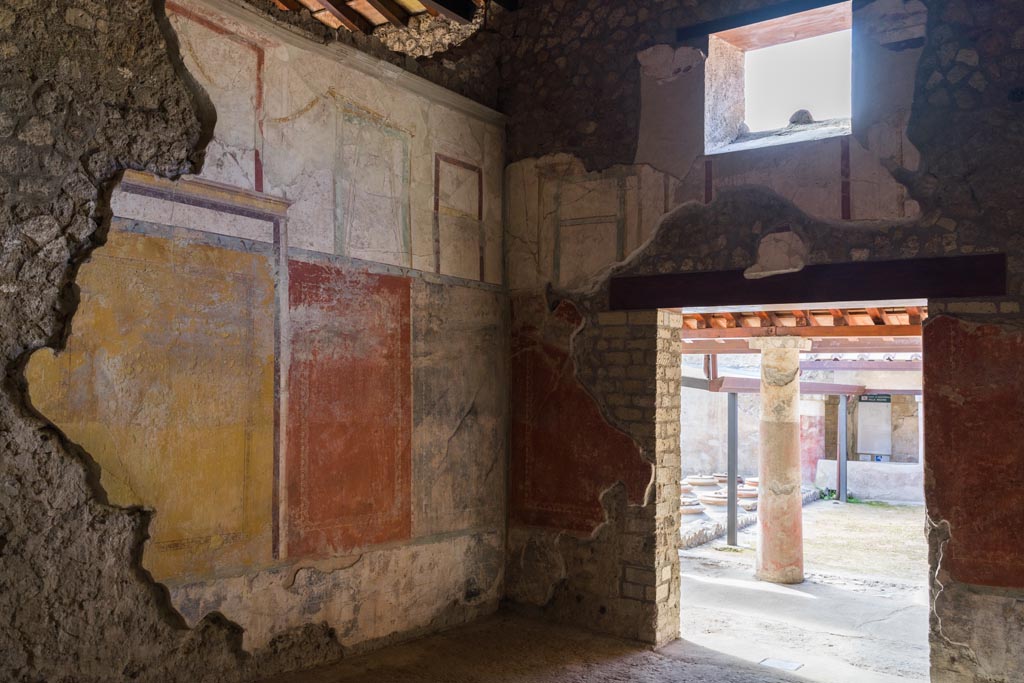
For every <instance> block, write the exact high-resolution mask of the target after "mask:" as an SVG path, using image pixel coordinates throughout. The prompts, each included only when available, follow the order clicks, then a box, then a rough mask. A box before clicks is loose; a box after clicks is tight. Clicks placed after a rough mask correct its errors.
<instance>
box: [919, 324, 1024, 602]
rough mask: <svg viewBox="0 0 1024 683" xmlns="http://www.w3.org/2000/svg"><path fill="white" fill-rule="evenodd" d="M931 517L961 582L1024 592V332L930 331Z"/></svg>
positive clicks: (941, 327) (965, 327)
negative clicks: (946, 528)
mask: <svg viewBox="0 0 1024 683" xmlns="http://www.w3.org/2000/svg"><path fill="white" fill-rule="evenodd" d="M924 359H925V362H924V405H925V468H926V477H927V479H926V482H927V486H926V488H927V491H928V513H929V516H930V517H931V518H932V520H933V521H934V522H937V523H938V522H941V521H942V520H946V521H948V522H949V524H950V531H951V538H950V540H949V543H948V544H947V545H946V547H945V548H944V549H943V552H942V559H941V561H942V565H943V567H945V568H946V569H948V570H949V571H950V573H951V575H952V576H953V578H955V579H956V580H958V581H963V582H965V583H974V584H981V585H988V586H1002V587H1013V588H1020V587H1024V524H1022V523H1021V511H1022V510H1024V333H1022V332H1020V331H1016V330H1010V329H1008V328H1003V327H997V326H994V325H969V324H967V323H964V322H961V321H958V320H956V319H954V318H950V317H945V316H943V317H939V318H936V319H935V320H932V321H930V322H929V323H928V324H927V325H926V326H925V328H924Z"/></svg>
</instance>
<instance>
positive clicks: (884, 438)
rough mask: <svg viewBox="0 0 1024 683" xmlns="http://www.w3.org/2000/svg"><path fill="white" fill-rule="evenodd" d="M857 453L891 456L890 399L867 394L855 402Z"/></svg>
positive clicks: (881, 395) (880, 395)
mask: <svg viewBox="0 0 1024 683" xmlns="http://www.w3.org/2000/svg"><path fill="white" fill-rule="evenodd" d="M857 453H864V454H868V455H892V397H891V396H889V395H888V394H867V395H864V396H861V397H860V398H859V400H858V402H857Z"/></svg>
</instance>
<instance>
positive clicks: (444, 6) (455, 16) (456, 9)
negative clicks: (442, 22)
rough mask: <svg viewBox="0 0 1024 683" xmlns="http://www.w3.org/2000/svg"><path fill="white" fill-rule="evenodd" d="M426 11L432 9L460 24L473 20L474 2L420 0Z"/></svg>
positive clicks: (465, 0)
mask: <svg viewBox="0 0 1024 683" xmlns="http://www.w3.org/2000/svg"><path fill="white" fill-rule="evenodd" d="M420 2H421V3H422V4H423V6H424V7H426V8H427V11H434V12H437V13H438V14H440V15H441V16H443V17H448V18H449V19H451V20H452V21H457V22H459V23H460V24H468V23H470V22H472V21H473V15H474V14H476V4H474V3H473V2H472V0H420Z"/></svg>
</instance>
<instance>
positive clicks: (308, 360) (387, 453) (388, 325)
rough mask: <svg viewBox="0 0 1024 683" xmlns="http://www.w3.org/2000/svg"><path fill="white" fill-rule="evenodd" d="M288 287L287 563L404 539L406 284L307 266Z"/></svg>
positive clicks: (408, 380)
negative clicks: (290, 559)
mask: <svg viewBox="0 0 1024 683" xmlns="http://www.w3.org/2000/svg"><path fill="white" fill-rule="evenodd" d="M289 278H290V280H289V286H288V300H289V316H290V334H289V342H290V346H291V362H290V363H291V364H290V367H289V370H288V395H287V410H286V415H287V420H286V425H285V429H286V434H287V438H286V449H285V472H284V476H285V481H286V490H287V503H286V505H287V507H286V509H287V531H286V538H287V553H288V556H289V557H324V556H330V555H335V554H338V553H339V552H344V551H346V550H349V549H352V548H358V547H363V546H367V545H372V544H377V543H384V542H388V541H397V540H403V539H407V538H409V536H410V530H411V487H410V478H411V474H410V470H411V442H412V419H411V401H412V399H411V395H412V375H411V356H410V335H409V331H410V330H409V326H410V317H409V313H410V310H409V306H410V304H409V287H410V285H409V280H408V279H407V278H403V277H394V276H387V275H373V274H368V273H353V272H348V271H346V270H343V269H341V268H339V267H337V266H333V265H323V264H311V263H305V262H301V261H292V262H291V263H290V265H289Z"/></svg>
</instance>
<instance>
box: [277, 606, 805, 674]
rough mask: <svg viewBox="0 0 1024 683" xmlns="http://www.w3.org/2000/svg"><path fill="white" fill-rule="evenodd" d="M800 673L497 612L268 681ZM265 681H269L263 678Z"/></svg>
mask: <svg viewBox="0 0 1024 683" xmlns="http://www.w3.org/2000/svg"><path fill="white" fill-rule="evenodd" d="M800 680H802V679H799V678H795V677H793V676H790V675H788V674H786V673H784V672H776V671H774V670H772V669H768V668H765V667H762V666H758V665H756V664H750V663H747V662H742V661H739V660H737V659H735V658H733V657H730V656H727V655H723V654H721V653H718V652H714V651H712V650H707V649H704V648H701V647H698V646H695V645H693V644H691V643H687V642H684V641H677V642H676V643H673V644H671V645H669V646H667V647H665V648H662V649H661V650H658V651H657V652H654V651H652V650H650V649H648V648H645V647H642V646H639V645H637V644H634V643H627V642H624V641H621V640H617V639H614V638H606V637H602V636H597V635H594V634H591V633H586V632H584V631H579V630H576V629H572V628H568V627H564V626H556V625H553V624H548V623H545V622H541V621H534V620H532V619H525V618H522V617H518V616H511V615H504V614H502V615H497V616H494V617H490V618H487V619H483V620H481V621H478V622H476V623H474V624H471V625H469V626H464V627H462V628H458V629H454V630H451V631H446V632H444V633H441V634H438V635H435V636H431V637H429V638H424V639H423V640H418V641H415V642H412V643H407V644H405V645H398V646H395V647H391V648H387V649H384V650H380V651H378V652H375V653H372V654H369V655H365V656H362V657H354V658H352V659H350V660H346V661H344V662H342V663H341V664H338V665H335V666H332V667H329V668H325V669H319V670H315V671H308V672H305V673H299V674H292V675H289V676H286V677H280V678H276V679H273V681H272V683H342V682H344V683H356V682H358V683H440V682H442V681H443V682H444V683H625V682H626V681H644V683H789V682H794V683H795V682H797V681H800ZM267 683H271V682H270V681H268V682H267Z"/></svg>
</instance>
